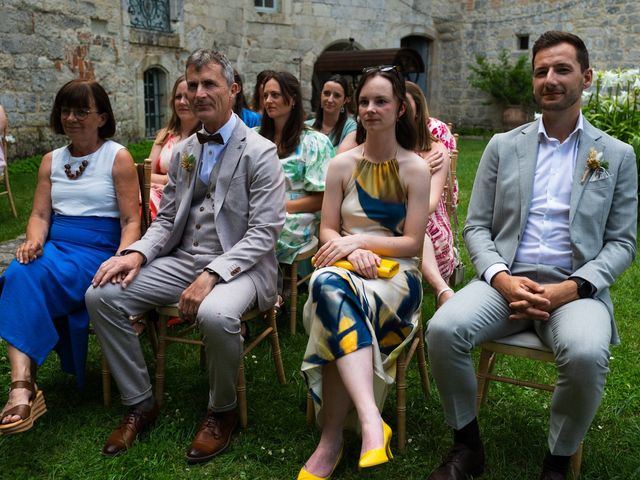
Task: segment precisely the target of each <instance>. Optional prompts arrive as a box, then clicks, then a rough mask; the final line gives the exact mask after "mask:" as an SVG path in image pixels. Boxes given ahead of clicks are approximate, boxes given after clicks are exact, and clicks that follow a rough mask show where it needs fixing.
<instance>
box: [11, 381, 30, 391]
mask: <svg viewBox="0 0 640 480" xmlns="http://www.w3.org/2000/svg"><path fill="white" fill-rule="evenodd" d="M9 388H10V389H11V390H15V389H16V388H26V389H27V390H29V391H30V392H31V393H35V392H36V389H35V386H34V384H33V382H30V381H28V380H16V381H15V382H11V385H9Z"/></svg>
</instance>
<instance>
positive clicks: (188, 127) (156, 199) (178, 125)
mask: <svg viewBox="0 0 640 480" xmlns="http://www.w3.org/2000/svg"><path fill="white" fill-rule="evenodd" d="M170 102H171V103H170V105H171V117H170V118H169V122H168V123H167V126H166V127H164V128H163V129H161V130H160V131H159V132H158V134H157V135H156V139H155V140H154V142H153V147H152V148H151V152H150V153H149V159H150V160H151V192H150V193H149V211H150V213H151V218H152V219H154V218H156V215H157V214H158V209H159V208H160V200H162V192H163V191H164V187H165V185H166V184H167V182H168V179H169V176H168V175H167V172H168V171H169V165H170V164H171V157H172V156H173V146H174V145H175V144H176V143H178V142H180V141H182V140H184V139H185V138H187V137H189V136H191V135H193V134H194V133H195V132H196V131H197V130H198V129H199V128H200V122H199V121H198V119H197V118H196V116H195V115H194V114H193V111H192V110H191V105H189V100H188V99H187V81H186V80H185V78H184V75H180V76H179V77H178V79H177V80H176V82H175V83H174V84H173V89H172V90H171V98H170Z"/></svg>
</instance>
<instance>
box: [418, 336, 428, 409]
mask: <svg viewBox="0 0 640 480" xmlns="http://www.w3.org/2000/svg"><path fill="white" fill-rule="evenodd" d="M416 335H418V348H417V349H416V354H417V356H418V360H417V361H418V370H419V371H420V380H421V384H422V393H423V394H424V396H425V397H427V398H429V397H431V384H430V383H429V370H428V369H427V358H426V355H425V348H424V330H423V328H422V323H420V326H419V327H418V331H417V332H416Z"/></svg>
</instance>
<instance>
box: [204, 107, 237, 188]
mask: <svg viewBox="0 0 640 480" xmlns="http://www.w3.org/2000/svg"><path fill="white" fill-rule="evenodd" d="M237 118H238V117H237V116H236V114H235V113H232V114H231V118H230V119H229V120H228V121H227V123H225V124H224V125H223V126H222V127H221V128H220V129H219V130H218V131H217V132H213V133H214V134H215V133H219V134H220V136H221V137H222V140H223V141H224V143H222V144H220V143H215V142H209V143H205V144H204V145H202V154H201V155H202V162H200V173H199V174H198V177H199V178H200V181H202V183H204V184H205V185H206V184H208V183H209V177H210V176H211V170H213V167H215V165H216V163H218V159H219V158H220V156H221V155H222V152H224V149H225V148H227V144H228V143H229V139H230V138H231V134H232V133H233V129H234V128H236V122H237ZM202 131H204V132H205V133H211V132H207V131H206V129H205V128H204V127H203V128H202Z"/></svg>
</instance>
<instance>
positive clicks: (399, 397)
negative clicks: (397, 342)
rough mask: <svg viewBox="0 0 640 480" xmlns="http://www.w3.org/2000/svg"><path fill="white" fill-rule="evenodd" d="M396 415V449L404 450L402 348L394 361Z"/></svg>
mask: <svg viewBox="0 0 640 480" xmlns="http://www.w3.org/2000/svg"><path fill="white" fill-rule="evenodd" d="M396 416H397V419H398V420H397V424H396V429H397V431H398V450H400V451H401V452H404V448H405V446H406V443H407V359H406V354H405V352H404V350H403V351H402V352H400V355H398V360H397V362H396Z"/></svg>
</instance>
